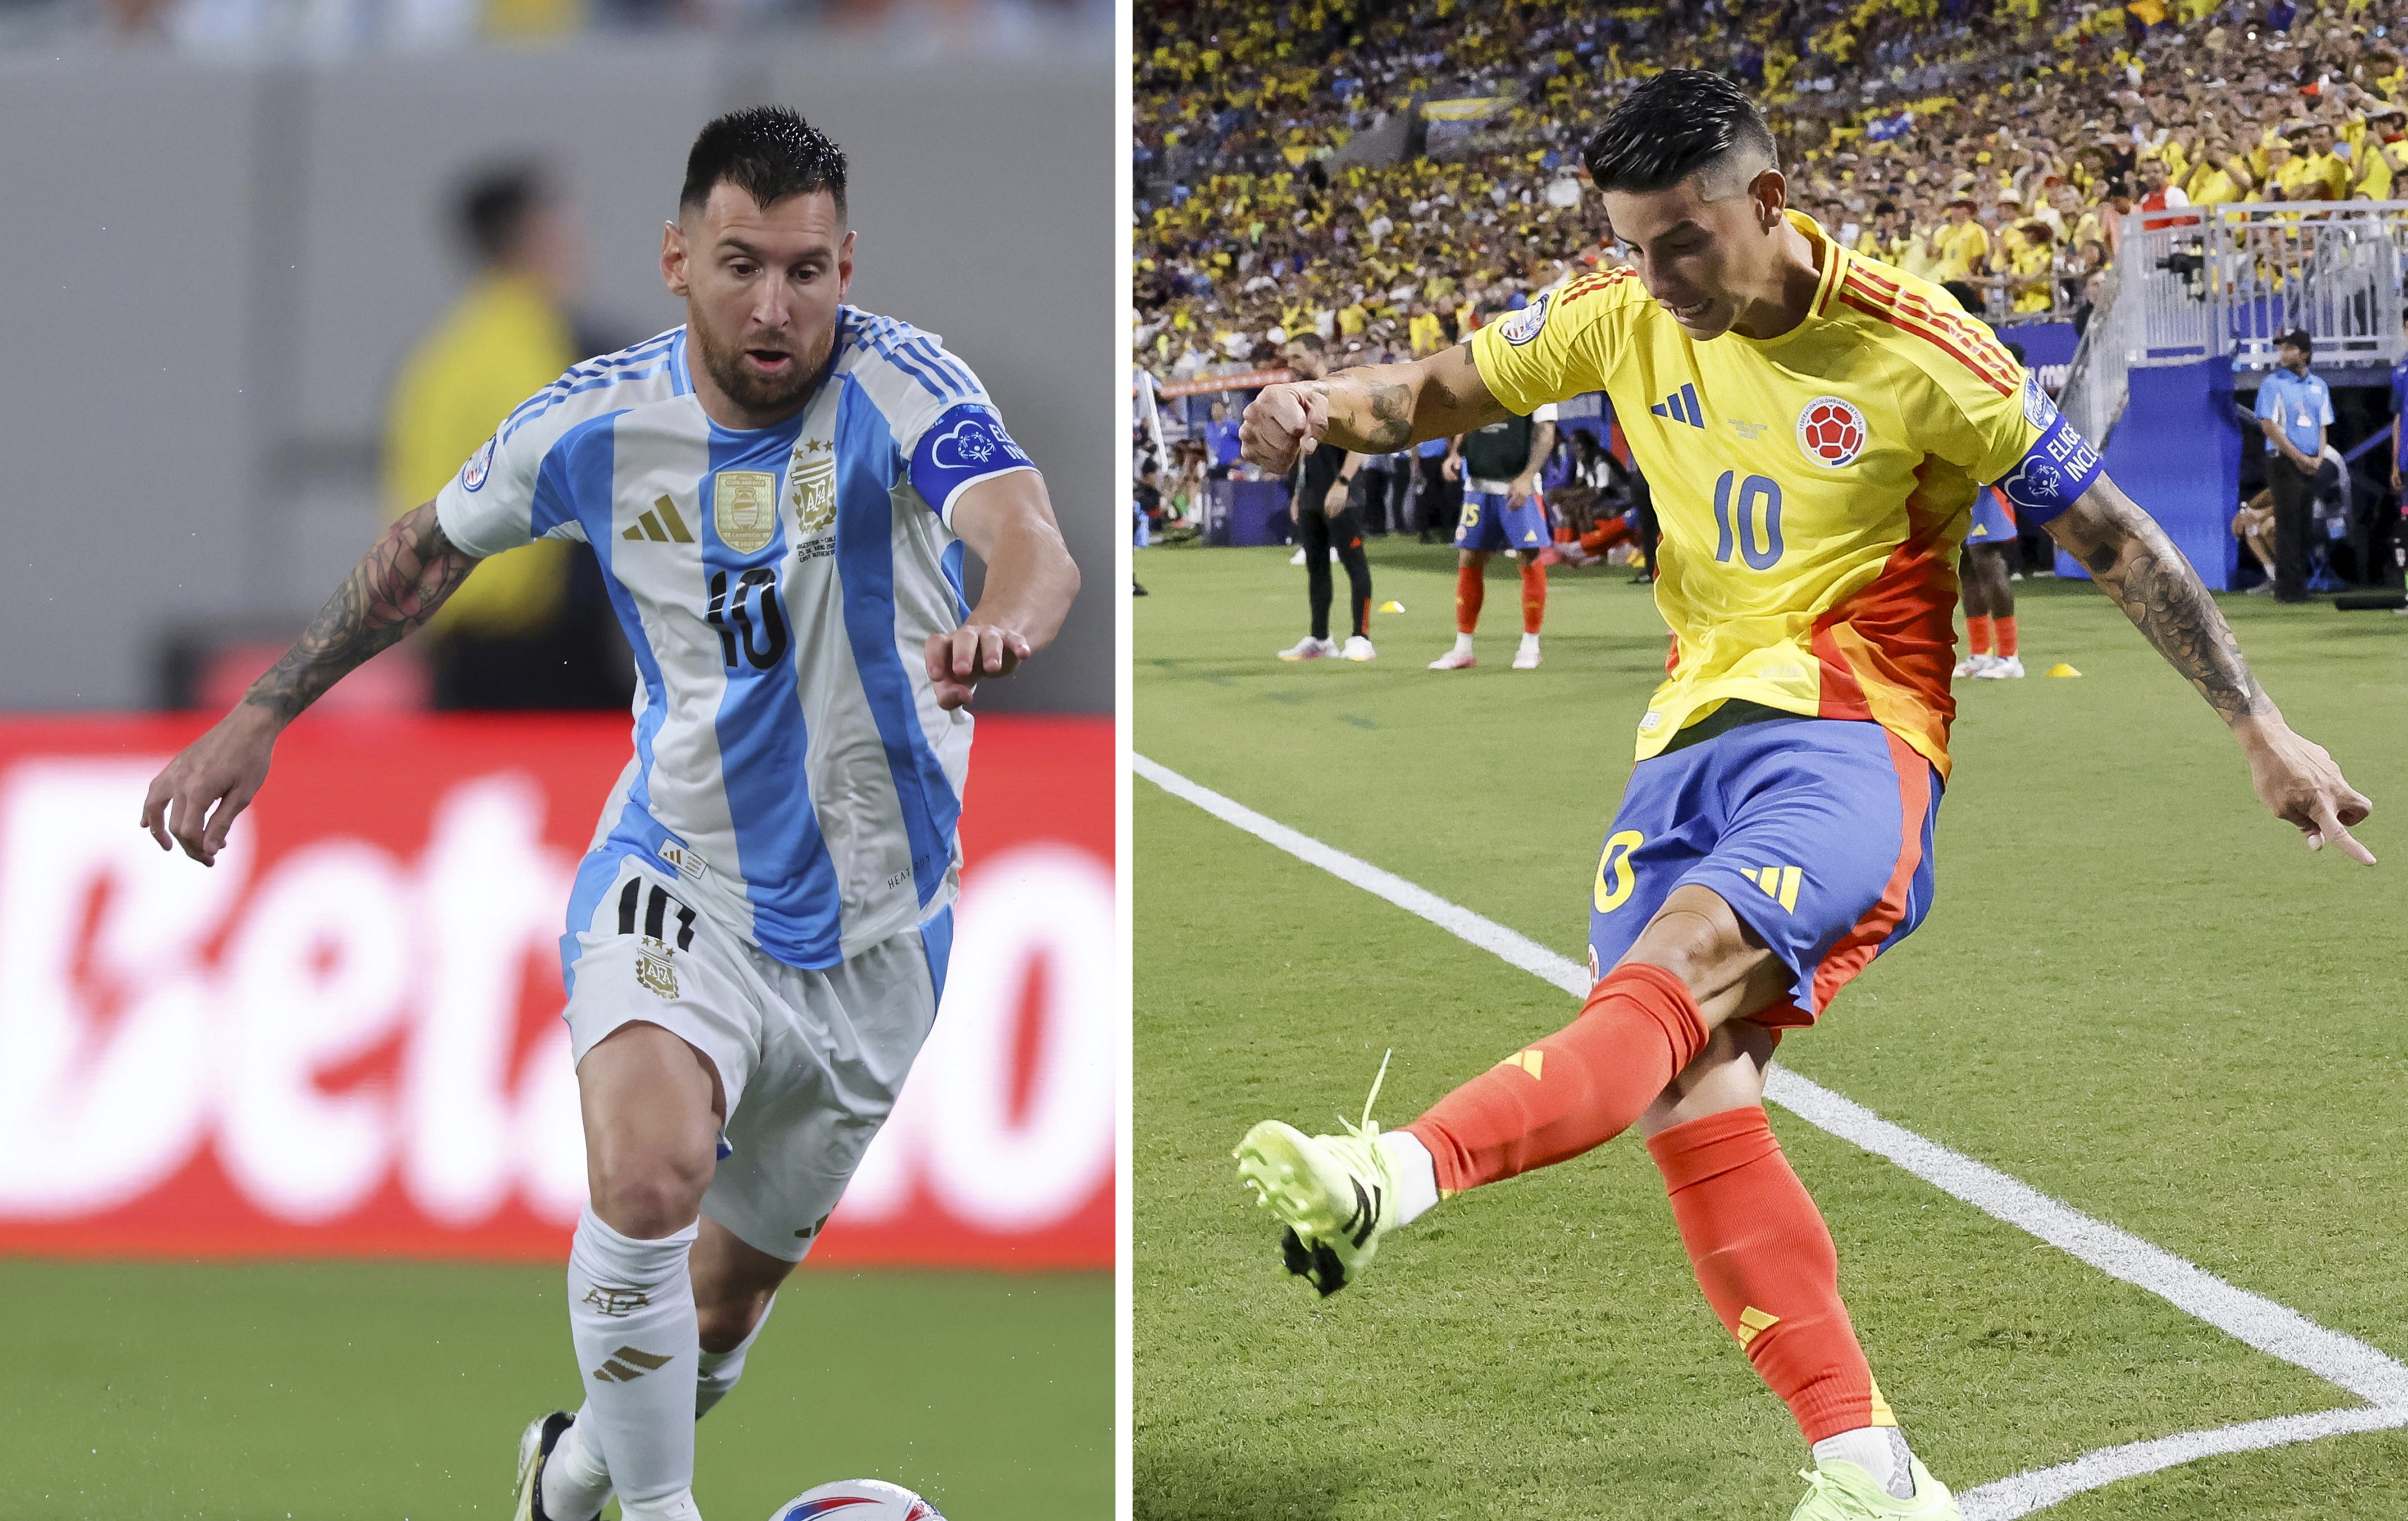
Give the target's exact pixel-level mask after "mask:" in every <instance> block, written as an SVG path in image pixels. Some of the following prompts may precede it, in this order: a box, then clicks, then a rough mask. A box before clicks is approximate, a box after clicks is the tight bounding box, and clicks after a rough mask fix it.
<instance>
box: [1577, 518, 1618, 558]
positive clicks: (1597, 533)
mask: <svg viewBox="0 0 2408 1521" xmlns="http://www.w3.org/2000/svg"><path fill="white" fill-rule="evenodd" d="M1629 538H1630V524H1628V523H1627V522H1626V521H1624V520H1623V519H1621V518H1608V519H1606V520H1605V521H1604V522H1603V523H1600V524H1598V525H1597V526H1596V527H1594V528H1591V529H1590V530H1589V531H1588V532H1586V533H1584V534H1583V535H1581V536H1580V547H1581V548H1583V549H1584V550H1586V551H1588V552H1590V553H1591V554H1603V553H1604V552H1606V551H1607V550H1610V549H1612V548H1613V547H1614V546H1615V545H1616V544H1622V543H1627V542H1628V541H1629Z"/></svg>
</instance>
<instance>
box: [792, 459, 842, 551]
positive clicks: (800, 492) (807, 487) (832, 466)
mask: <svg viewBox="0 0 2408 1521" xmlns="http://www.w3.org/2000/svg"><path fill="white" fill-rule="evenodd" d="M788 481H789V485H788V489H787V492H786V504H787V506H789V507H791V508H792V509H794V513H795V528H796V531H797V532H798V533H800V534H804V535H810V534H824V533H825V532H827V531H828V529H829V528H831V527H833V526H834V525H835V524H836V461H834V460H827V459H815V460H809V461H806V460H802V459H797V460H796V461H795V463H794V465H793V466H790V467H789V470H788Z"/></svg>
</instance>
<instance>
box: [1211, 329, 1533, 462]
mask: <svg viewBox="0 0 2408 1521" xmlns="http://www.w3.org/2000/svg"><path fill="white" fill-rule="evenodd" d="M1511 415H1512V413H1510V412H1508V411H1507V410H1506V409H1505V406H1504V404H1503V403H1502V402H1499V401H1498V399H1497V398H1496V397H1495V396H1492V395H1489V394H1488V385H1487V382H1486V381H1484V380H1482V379H1481V378H1480V370H1479V367H1478V366H1475V365H1473V364H1472V362H1471V345H1470V344H1469V343H1458V344H1456V345H1455V347H1454V348H1452V349H1441V350H1440V351H1439V352H1437V353H1434V354H1429V355H1426V357H1424V358H1420V359H1416V360H1413V361H1412V362H1411V363H1410V364H1403V365H1364V366H1359V367H1358V368H1355V369H1341V370H1340V371H1339V372H1338V373H1337V374H1335V375H1330V376H1326V377H1324V378H1323V379H1321V380H1293V381H1289V382H1287V383H1286V384H1283V385H1274V386H1267V387H1265V388H1264V389H1263V392H1262V394H1261V395H1257V396H1256V397H1254V400H1253V401H1251V402H1248V403H1247V404H1246V415H1245V416H1244V417H1243V418H1242V419H1240V422H1239V425H1238V440H1239V443H1240V446H1241V447H1242V448H1243V450H1244V452H1245V456H1246V458H1247V460H1249V461H1250V462H1252V463H1253V464H1254V465H1258V466H1261V467H1262V468H1264V469H1266V470H1269V472H1271V473H1272V474H1274V475H1283V474H1285V473H1286V472H1287V471H1289V470H1292V469H1294V468H1295V467H1296V462H1297V456H1298V455H1300V454H1302V453H1303V452H1305V451H1306V450H1308V449H1311V448H1313V447H1314V446H1316V445H1319V444H1324V443H1333V444H1340V445H1342V446H1344V447H1345V448H1348V449H1352V450H1355V451H1357V452H1361V453H1365V454H1386V453H1391V452H1395V451H1396V450H1399V449H1402V448H1404V447H1405V446H1406V445H1407V444H1412V443H1419V442H1421V441H1422V440H1423V439H1425V438H1438V437H1440V436H1441V435H1443V434H1457V433H1470V432H1473V431H1475V430H1476V429H1480V428H1484V427H1486V426H1487V425H1488V424H1489V423H1498V422H1502V421H1504V419H1506V418H1507V417H1510V416H1511Z"/></svg>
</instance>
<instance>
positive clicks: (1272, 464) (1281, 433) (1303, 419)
mask: <svg viewBox="0 0 2408 1521" xmlns="http://www.w3.org/2000/svg"><path fill="white" fill-rule="evenodd" d="M1328 428H1329V397H1328V395H1327V394H1326V392H1324V391H1323V390H1322V387H1321V384H1320V382H1319V381H1317V380H1306V381H1302V382H1293V381H1292V382H1289V383H1287V384H1283V385H1272V386H1265V387H1264V388H1263V391H1262V394H1261V395H1257V396H1256V397H1254V400H1253V401H1251V402H1249V403H1247V404H1246V415H1245V416H1244V417H1243V418H1241V419H1240V421H1239V424H1238V444H1239V447H1240V451H1241V452H1243V453H1244V455H1245V457H1246V462H1247V463H1248V464H1250V465H1254V466H1260V467H1261V468H1262V469H1264V470H1265V471H1267V472H1269V474H1272V475H1285V474H1286V473H1287V472H1288V471H1290V470H1293V469H1295V468H1296V462H1297V457H1298V456H1300V455H1301V454H1303V452H1305V451H1306V450H1308V449H1313V448H1317V447H1319V445H1320V443H1321V436H1322V435H1323V434H1324V433H1326V432H1327V431H1328Z"/></svg>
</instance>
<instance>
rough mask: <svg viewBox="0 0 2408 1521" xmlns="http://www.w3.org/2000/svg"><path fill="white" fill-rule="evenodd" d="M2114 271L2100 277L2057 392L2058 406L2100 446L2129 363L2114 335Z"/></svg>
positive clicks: (2120, 407) (2118, 405)
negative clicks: (2063, 381)
mask: <svg viewBox="0 0 2408 1521" xmlns="http://www.w3.org/2000/svg"><path fill="white" fill-rule="evenodd" d="M2115 296H2116V283H2115V277H2114V275H2112V274H2111V275H2109V276H2108V277H2107V278H2106V279H2105V280H2101V281H2100V290H2099V295H2098V299H2097V301H2096V303H2095V304H2094V305H2093V306H2092V307H2091V309H2090V322H2089V324H2088V325H2087V326H2085V327H2084V328H2083V330H2082V341H2081V342H2079V343H2077V344H2075V345H2074V346H2073V363H2072V364H2071V365H2069V366H2066V371H2065V384H2064V385H2063V387H2061V388H2060V389H2059V390H2058V392H2057V409H2058V410H2059V411H2061V412H2063V413H2064V414H2065V415H2066V416H2067V417H2068V418H2070V419H2071V420H2072V423H2073V426H2074V428H2075V430H2076V431H2078V432H2079V433H2080V434H2081V435H2082V436H2083V437H2084V438H2087V439H2089V440H2090V441H2091V442H2092V443H2093V444H2095V445H2097V446H2098V447H2099V448H2100V449H2104V448H2106V447H2107V435H2108V434H2110V433H2112V432H2114V427H2115V419H2116V418H2118V417H2120V416H2122V415H2123V412H2124V398H2125V395H2126V394H2127V391H2128V384H2129V381H2128V374H2129V371H2130V368H2131V366H2128V365H2127V364H2126V363H2124V361H2123V350H2122V349H2121V347H2120V344H2121V342H2122V339H2121V338H2120V337H2117V336H2116V329H2115V316H2116V307H2117V306H2118V304H2119V303H2118V302H2117V301H2116V299H2115Z"/></svg>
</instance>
